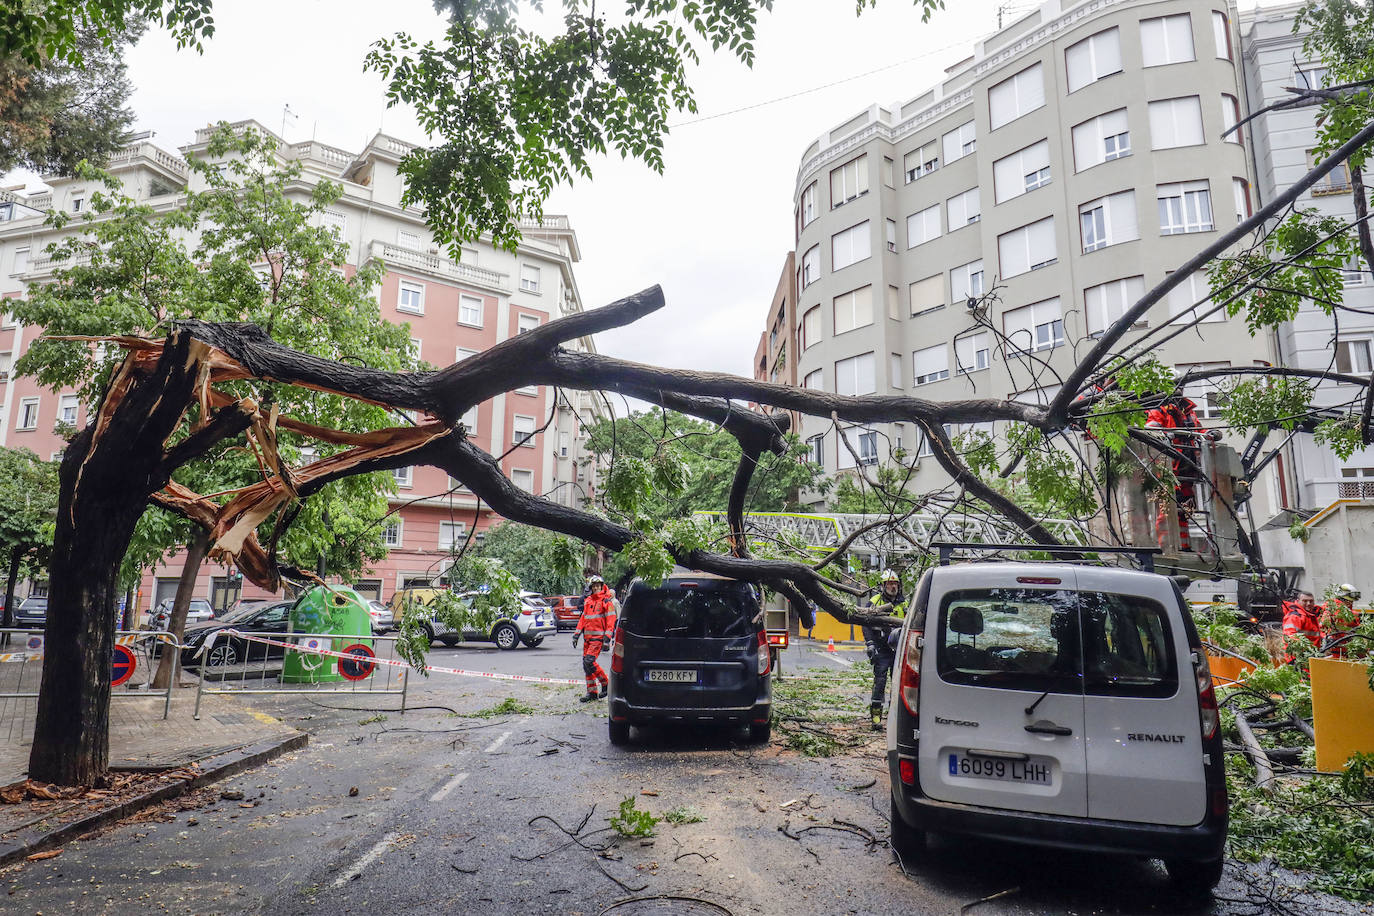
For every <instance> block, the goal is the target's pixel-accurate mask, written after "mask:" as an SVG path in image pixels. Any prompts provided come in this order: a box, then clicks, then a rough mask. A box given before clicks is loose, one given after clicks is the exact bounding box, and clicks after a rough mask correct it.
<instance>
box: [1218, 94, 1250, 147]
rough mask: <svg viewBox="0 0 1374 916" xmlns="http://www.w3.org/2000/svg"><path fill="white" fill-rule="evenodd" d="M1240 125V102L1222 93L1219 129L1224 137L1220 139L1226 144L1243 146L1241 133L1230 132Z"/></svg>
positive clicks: (1243, 139)
mask: <svg viewBox="0 0 1374 916" xmlns="http://www.w3.org/2000/svg"><path fill="white" fill-rule="evenodd" d="M1238 123H1240V102H1238V101H1236V97H1235V96H1233V95H1227V94H1226V93H1222V95H1221V129H1222V132H1223V133H1226V131H1230V133H1226V135H1225V136H1224V137H1223V138H1222V139H1223V140H1225V141H1226V142H1227V143H1235V144H1237V145H1239V146H1243V145H1244V144H1245V138H1244V137H1243V136H1241V134H1242V133H1243V131H1239V130H1231V128H1233V127H1235V126H1236V125H1237V124H1238Z"/></svg>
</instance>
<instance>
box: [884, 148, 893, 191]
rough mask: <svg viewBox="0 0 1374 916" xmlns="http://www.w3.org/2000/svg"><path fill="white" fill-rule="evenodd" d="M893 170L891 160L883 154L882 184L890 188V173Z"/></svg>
mask: <svg viewBox="0 0 1374 916" xmlns="http://www.w3.org/2000/svg"><path fill="white" fill-rule="evenodd" d="M893 171H894V166H893V164H892V160H891V159H889V158H888V157H887V156H884V157H883V185H884V186H885V187H889V188H890V187H893V175H892V173H893Z"/></svg>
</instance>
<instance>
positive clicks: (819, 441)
mask: <svg viewBox="0 0 1374 916" xmlns="http://www.w3.org/2000/svg"><path fill="white" fill-rule="evenodd" d="M806 448H807V450H808V451H809V452H810V454H809V455H807V456H806V457H807V458H808V459H810V461H811V463H812V464H818V465H820V466H821V467H825V436H824V435H820V436H812V437H811V438H809V439H807V440H806Z"/></svg>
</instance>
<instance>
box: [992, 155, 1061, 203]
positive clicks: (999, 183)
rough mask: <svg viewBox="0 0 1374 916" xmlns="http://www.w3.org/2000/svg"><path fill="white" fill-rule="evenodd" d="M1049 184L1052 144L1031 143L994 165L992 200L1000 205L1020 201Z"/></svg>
mask: <svg viewBox="0 0 1374 916" xmlns="http://www.w3.org/2000/svg"><path fill="white" fill-rule="evenodd" d="M1049 183H1050V144H1049V141H1048V140H1041V141H1040V142H1039V143H1032V144H1031V145H1030V146H1028V147H1026V148H1025V149H1021V150H1017V151H1016V152H1014V153H1012V154H1011V155H1010V156H1003V157H1002V158H1001V159H998V160H997V161H996V162H994V163H993V164H992V186H993V196H994V197H995V198H996V200H997V203H999V204H1000V203H1002V202H1003V201H1008V200H1011V199H1012V198H1013V197H1020V196H1021V195H1022V194H1025V193H1026V192H1027V191H1034V190H1035V189H1036V188H1039V187H1043V186H1044V185H1047V184H1049Z"/></svg>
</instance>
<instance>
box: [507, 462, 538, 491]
mask: <svg viewBox="0 0 1374 916" xmlns="http://www.w3.org/2000/svg"><path fill="white" fill-rule="evenodd" d="M510 482H511V483H513V484H515V485H516V486H517V487H519V488H520V489H522V490H524V491H525V492H526V493H533V492H534V471H531V470H527V469H526V468H511V471H510Z"/></svg>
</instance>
